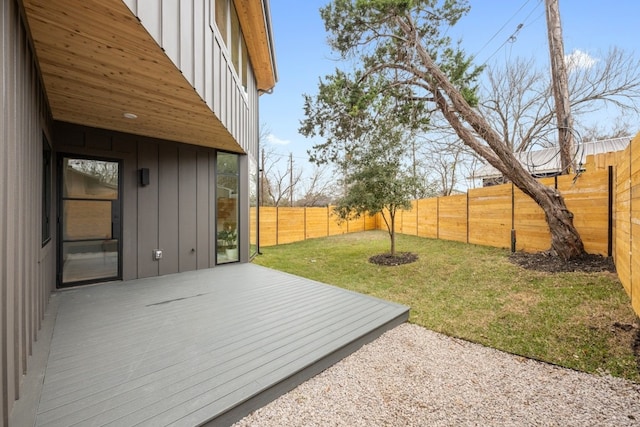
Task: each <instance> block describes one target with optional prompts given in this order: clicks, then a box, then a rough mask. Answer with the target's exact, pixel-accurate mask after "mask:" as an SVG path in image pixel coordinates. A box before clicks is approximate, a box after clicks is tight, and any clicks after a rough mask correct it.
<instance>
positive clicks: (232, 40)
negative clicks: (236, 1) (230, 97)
mask: <svg viewBox="0 0 640 427" xmlns="http://www.w3.org/2000/svg"><path fill="white" fill-rule="evenodd" d="M215 22H216V26H217V27H218V31H220V35H221V36H222V39H223V41H224V44H225V46H226V48H227V50H228V51H229V54H230V56H231V58H230V59H231V63H232V64H233V68H234V70H235V72H236V74H237V76H238V79H239V83H240V84H241V85H242V87H243V88H244V90H245V91H246V90H247V78H248V77H247V76H248V66H249V54H248V51H247V45H246V42H245V40H244V36H243V34H242V29H241V28H240V20H239V19H238V12H237V11H236V8H235V6H234V5H233V2H231V1H230V0H216V2H215Z"/></svg>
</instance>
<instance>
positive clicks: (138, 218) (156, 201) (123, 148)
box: [54, 122, 216, 280]
mask: <svg viewBox="0 0 640 427" xmlns="http://www.w3.org/2000/svg"><path fill="white" fill-rule="evenodd" d="M54 139H55V144H54V150H55V152H56V154H57V155H62V153H69V154H76V155H90V156H98V157H104V158H111V159H121V160H123V166H122V169H123V170H122V171H121V174H122V176H123V178H124V183H123V187H122V199H123V209H124V210H123V260H124V262H123V279H124V280H130V279H136V278H143V277H153V276H158V275H164V274H170V273H178V272H183V271H191V270H196V269H202V268H209V267H213V266H214V264H215V257H214V256H211V253H215V249H214V248H215V243H216V242H215V239H214V238H213V234H214V230H213V227H212V224H213V223H214V222H213V219H212V218H214V215H215V204H214V199H213V194H214V193H213V191H214V180H213V179H214V176H215V174H214V171H213V166H214V164H215V162H214V161H213V160H214V158H215V150H213V149H209V148H204V147H196V146H192V145H186V144H180V143H176V142H171V141H162V140H156V139H152V138H145V137H139V136H133V135H127V134H122V133H118V132H111V131H107V130H102V129H94V128H89V127H83V126H77V125H73V124H69V123H61V122H57V123H56V124H55V138H54ZM140 168H148V169H149V175H150V183H149V185H148V186H141V185H140V183H139V170H140ZM154 249H162V251H163V257H162V259H161V260H159V261H154V260H153V258H152V251H153V250H154Z"/></svg>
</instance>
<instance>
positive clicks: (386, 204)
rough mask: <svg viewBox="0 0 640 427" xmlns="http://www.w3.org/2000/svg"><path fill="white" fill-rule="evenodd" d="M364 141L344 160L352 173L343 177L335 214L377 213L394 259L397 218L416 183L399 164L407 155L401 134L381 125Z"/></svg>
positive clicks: (339, 215) (408, 205)
mask: <svg viewBox="0 0 640 427" xmlns="http://www.w3.org/2000/svg"><path fill="white" fill-rule="evenodd" d="M366 139H367V140H368V141H367V143H365V144H361V145H359V146H358V147H357V148H355V149H354V150H353V151H351V153H350V155H349V156H348V157H347V159H346V161H348V162H349V163H350V166H351V168H350V170H351V172H350V173H349V174H348V175H347V176H345V178H344V179H345V184H346V193H345V195H344V196H343V197H342V198H341V199H339V200H338V203H337V206H336V207H335V208H334V211H335V212H336V213H337V215H338V217H339V218H340V219H342V220H346V219H350V218H358V217H360V216H361V215H363V214H368V215H371V216H374V215H376V214H380V215H381V216H382V218H383V220H384V223H385V225H386V227H387V232H388V234H389V240H390V254H391V256H395V255H396V215H397V213H398V212H399V211H401V210H406V209H410V208H411V199H412V195H413V192H414V188H415V185H416V182H415V179H414V177H413V176H412V174H411V173H410V171H409V170H408V168H407V167H406V165H404V164H403V162H402V161H403V159H404V157H405V155H406V152H405V151H406V143H405V142H404V141H403V140H402V132H400V131H398V130H397V129H389V128H388V127H387V126H385V125H381V128H378V129H375V130H374V131H373V132H372V134H370V135H369V137H368V138H366Z"/></svg>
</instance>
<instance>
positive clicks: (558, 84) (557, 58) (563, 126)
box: [544, 0, 576, 174]
mask: <svg viewBox="0 0 640 427" xmlns="http://www.w3.org/2000/svg"><path fill="white" fill-rule="evenodd" d="M544 4H545V9H546V15H547V35H548V37H549V54H550V55H551V81H552V84H553V97H554V100H555V104H556V120H557V123H558V145H559V147H560V161H561V163H562V172H561V173H562V174H566V173H569V172H571V171H573V172H575V171H576V165H575V164H574V149H573V133H572V131H573V118H572V117H571V105H570V104H569V84H568V82H567V67H566V64H565V61H564V44H563V41H562V26H561V25H560V10H559V7H558V0H545V2H544Z"/></svg>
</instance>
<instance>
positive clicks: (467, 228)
mask: <svg viewBox="0 0 640 427" xmlns="http://www.w3.org/2000/svg"><path fill="white" fill-rule="evenodd" d="M467 243H469V190H467Z"/></svg>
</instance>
